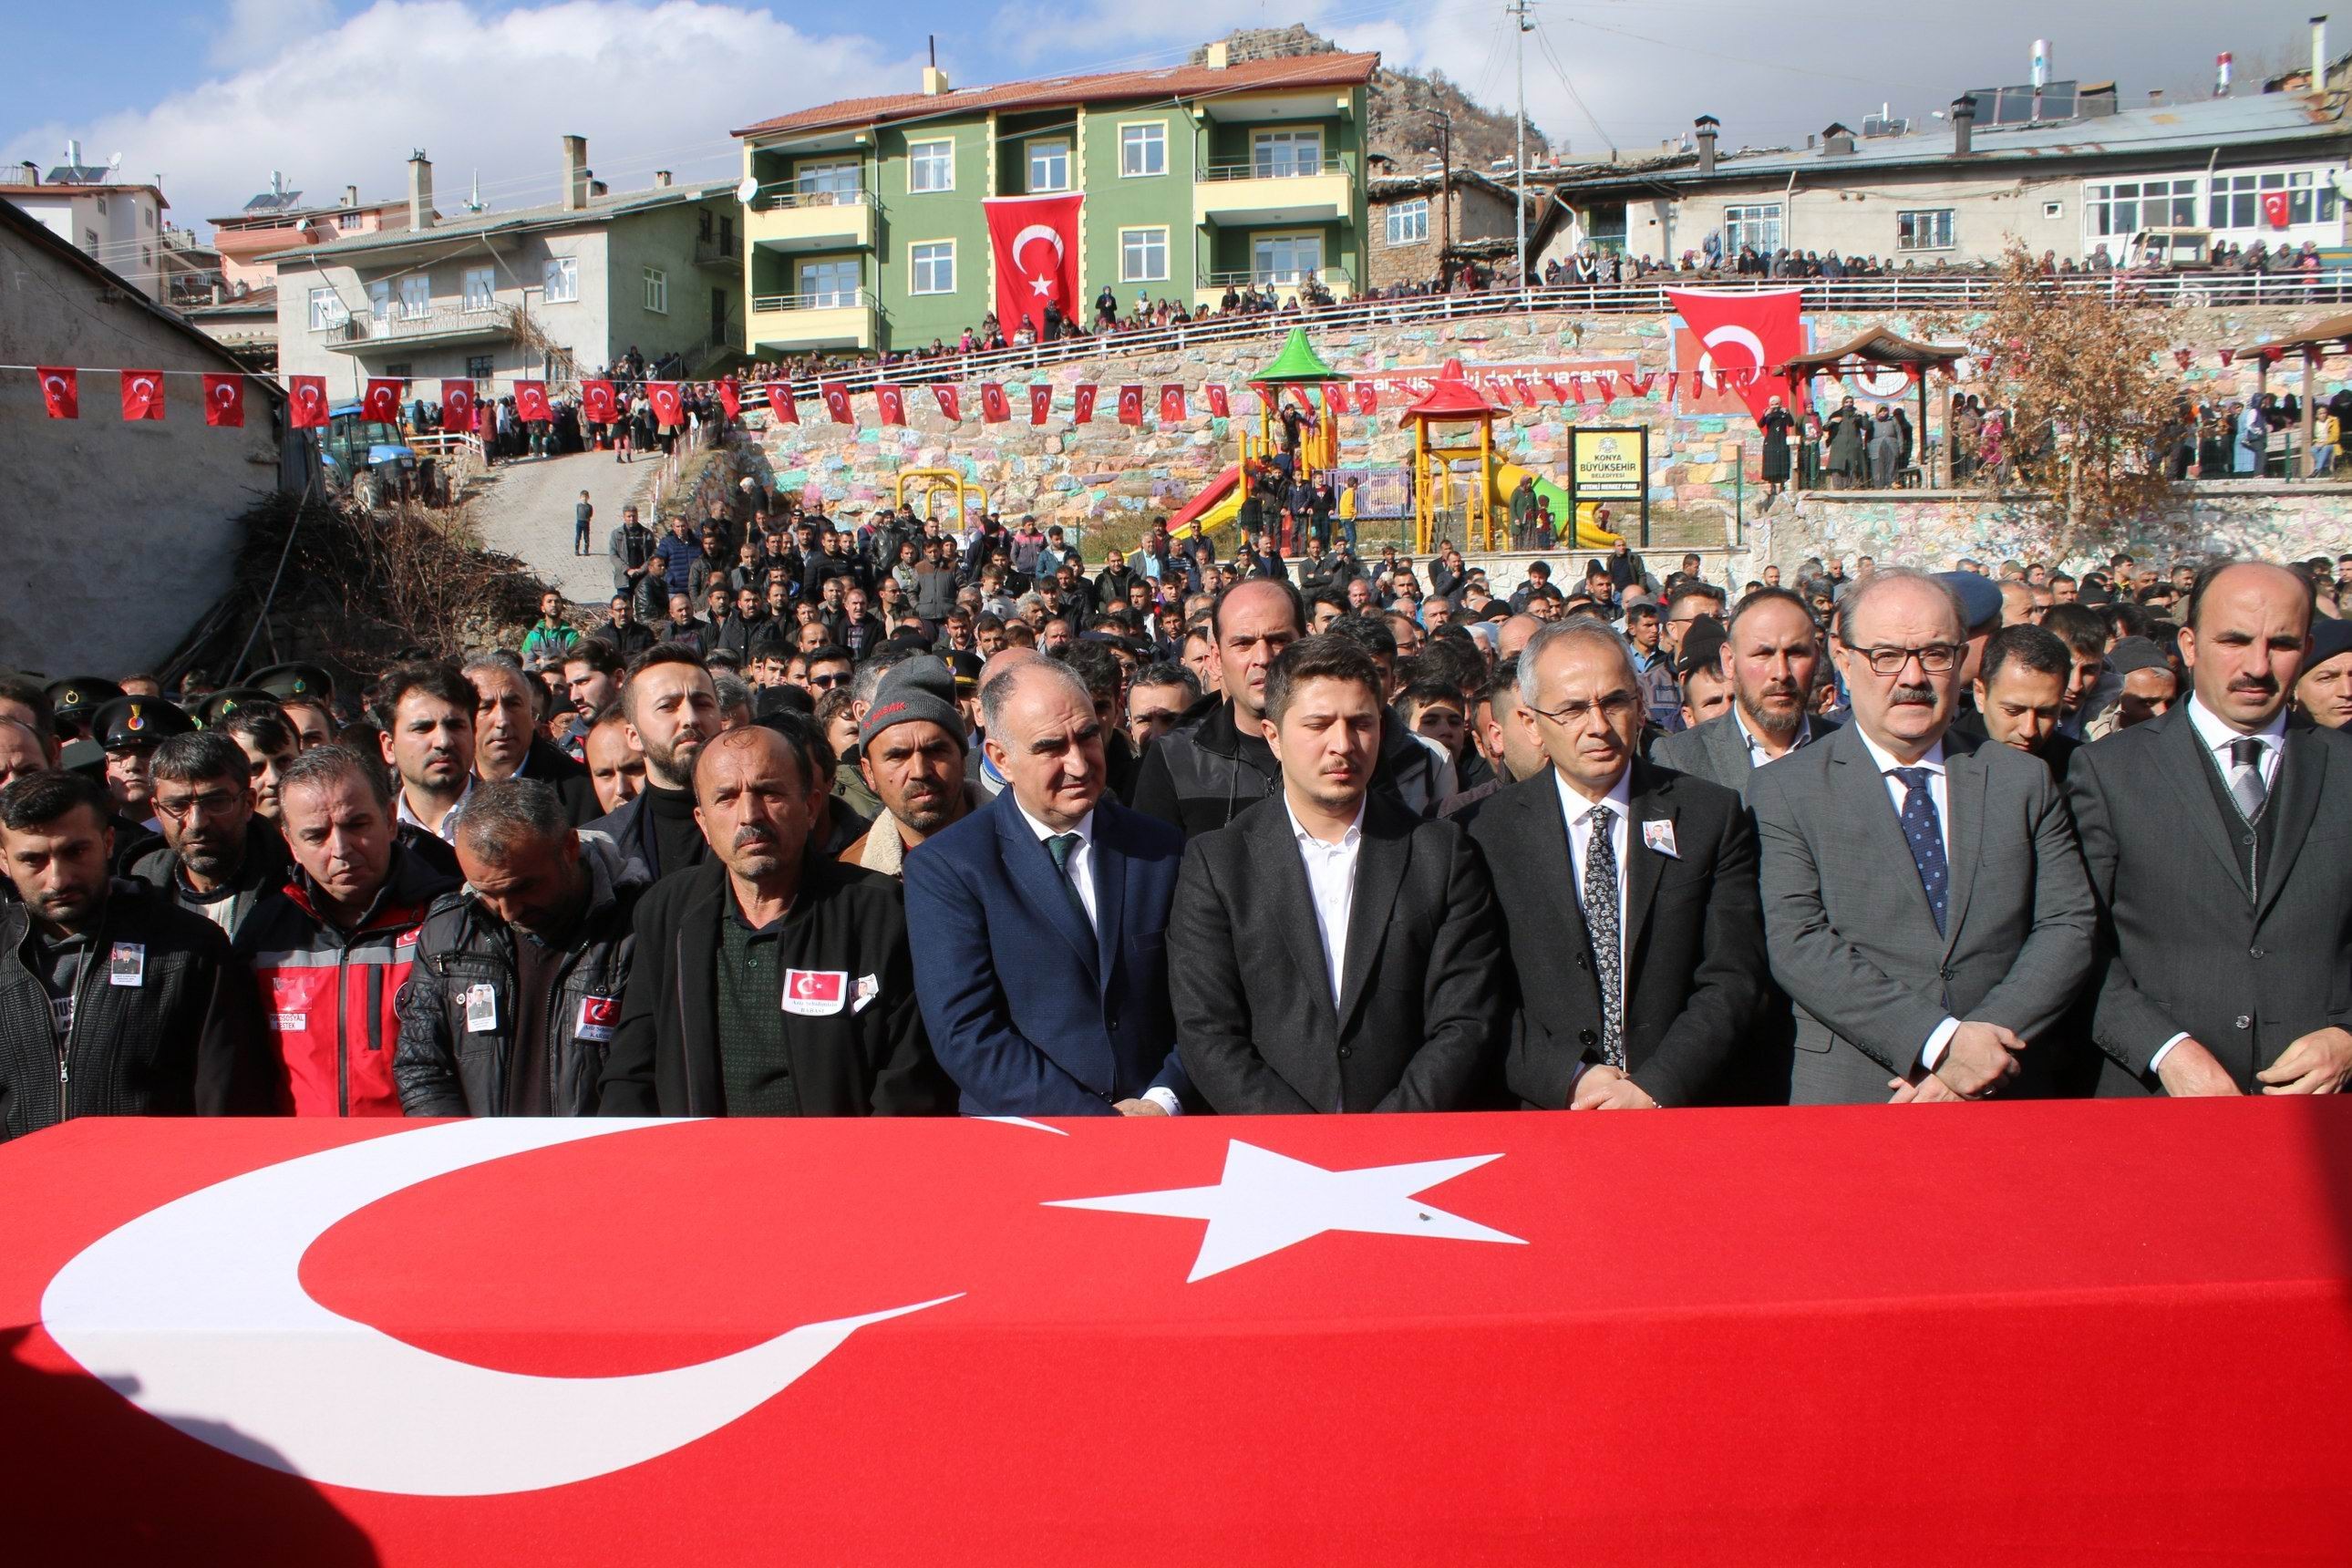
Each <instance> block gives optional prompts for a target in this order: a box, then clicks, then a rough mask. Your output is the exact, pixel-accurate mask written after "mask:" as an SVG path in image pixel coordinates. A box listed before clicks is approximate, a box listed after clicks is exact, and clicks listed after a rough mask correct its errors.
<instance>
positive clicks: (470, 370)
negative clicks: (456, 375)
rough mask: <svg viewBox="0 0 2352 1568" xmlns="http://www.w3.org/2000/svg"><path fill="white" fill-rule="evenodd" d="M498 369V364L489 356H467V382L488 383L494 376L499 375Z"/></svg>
mask: <svg viewBox="0 0 2352 1568" xmlns="http://www.w3.org/2000/svg"><path fill="white" fill-rule="evenodd" d="M497 368H498V367H497V365H496V363H494V362H493V360H492V358H491V356H490V355H488V354H467V356H466V379H467V381H488V380H489V379H490V377H491V376H492V375H494V374H497Z"/></svg>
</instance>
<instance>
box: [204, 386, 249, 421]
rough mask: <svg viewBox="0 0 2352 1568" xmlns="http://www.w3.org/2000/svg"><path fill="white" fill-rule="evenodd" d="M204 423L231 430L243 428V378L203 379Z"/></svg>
mask: <svg viewBox="0 0 2352 1568" xmlns="http://www.w3.org/2000/svg"><path fill="white" fill-rule="evenodd" d="M205 424H207V425H218V426H223V427H225V428H226V429H231V430H242V429H244V428H245V377H243V376H241V375H207V376H206V377H205Z"/></svg>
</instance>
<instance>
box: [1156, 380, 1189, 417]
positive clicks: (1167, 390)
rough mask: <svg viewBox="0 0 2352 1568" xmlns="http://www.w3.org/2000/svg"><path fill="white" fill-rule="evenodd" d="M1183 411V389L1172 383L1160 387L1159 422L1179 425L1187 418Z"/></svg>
mask: <svg viewBox="0 0 2352 1568" xmlns="http://www.w3.org/2000/svg"><path fill="white" fill-rule="evenodd" d="M1188 417H1189V416H1187V415H1186V414H1185V412H1184V389H1183V388H1182V387H1181V386H1179V385H1176V384H1172V383H1171V384H1169V385H1166V386H1163V387H1161V388H1160V423H1161V424H1162V425H1181V424H1182V423H1183V422H1184V421H1185V419H1186V418H1188Z"/></svg>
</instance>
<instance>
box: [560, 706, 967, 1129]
mask: <svg viewBox="0 0 2352 1568" xmlns="http://www.w3.org/2000/svg"><path fill="white" fill-rule="evenodd" d="M705 751H706V752H707V754H706V755H704V756H702V757H700V758H698V760H697V763H696V764H695V768H694V783H695V801H696V808H695V816H696V818H697V820H698V822H699V823H700V824H701V826H702V831H703V834H704V836H705V837H707V838H708V839H709V844H710V848H711V858H710V859H709V860H707V861H705V862H703V863H702V864H701V865H699V866H697V867H695V868H693V869H691V870H688V871H685V872H682V873H678V874H677V875H673V876H671V877H668V878H667V879H665V880H664V881H663V882H662V883H661V884H660V885H659V886H657V887H656V888H655V889H653V890H652V891H651V892H649V893H647V894H646V897H645V899H644V900H642V901H641V902H640V903H639V904H638V906H637V918H636V957H635V965H634V967H633V968H632V970H631V973H630V975H629V984H628V988H627V990H626V991H625V993H624V994H623V996H622V999H621V1018H620V1025H619V1026H618V1028H617V1029H616V1030H615V1032H614V1037H613V1047H612V1050H611V1053H610V1054H609V1055H608V1056H607V1058H605V1063H604V1079H603V1081H602V1084H601V1086H600V1088H601V1093H600V1096H599V1105H598V1110H600V1111H601V1113H602V1114H604V1115H606V1116H919V1115H928V1114H932V1113H936V1112H942V1111H945V1110H949V1109H950V1107H951V1106H952V1105H953V1103H954V1101H953V1098H952V1097H953V1090H952V1089H951V1088H950V1085H949V1083H948V1080H947V1078H946V1075H945V1074H943V1073H942V1072H941V1071H940V1066H939V1063H938V1062H937V1060H935V1059H934V1058H933V1057H932V1055H931V1050H930V1045H929V1040H928V1039H927V1038H926V1037H925V1036H924V1033H923V1020H922V1015H921V1013H920V1012H919V1010H918V1009H917V1006H916V1003H915V976H914V965H913V961H912V959H911V958H910V957H909V956H908V949H907V918H906V913H905V911H904V910H903V909H902V908H901V906H900V903H899V899H898V889H897V887H896V886H895V885H894V884H893V883H892V882H891V881H890V879H887V878H886V877H879V876H877V875H875V874H874V873H872V872H870V871H861V870H857V869H855V868H850V867H845V866H842V865H840V864H838V863H836V862H835V861H832V860H827V859H822V858H815V857H812V856H810V855H808V854H807V852H806V848H805V846H806V844H807V841H808V837H809V826H810V824H811V823H812V822H813V821H814V819H815V816H816V814H817V812H818V811H819V810H820V809H821V808H822V807H823V805H824V802H825V798H826V789H827V785H828V784H830V783H831V781H830V780H829V779H826V778H824V777H821V776H812V775H811V773H810V772H809V770H808V767H807V763H806V761H805V759H804V758H803V755H802V754H801V752H799V751H798V750H797V749H796V748H795V747H793V745H792V743H791V742H788V741H786V740H785V739H784V738H783V736H782V735H780V734H778V733H777V732H776V731H773V730H770V729H766V728H764V727H762V726H760V725H756V724H754V725H751V726H748V727H746V728H744V729H740V730H730V731H727V732H726V733H724V734H722V735H720V736H719V738H718V739H716V740H714V741H712V742H710V743H709V746H708V747H707V748H705Z"/></svg>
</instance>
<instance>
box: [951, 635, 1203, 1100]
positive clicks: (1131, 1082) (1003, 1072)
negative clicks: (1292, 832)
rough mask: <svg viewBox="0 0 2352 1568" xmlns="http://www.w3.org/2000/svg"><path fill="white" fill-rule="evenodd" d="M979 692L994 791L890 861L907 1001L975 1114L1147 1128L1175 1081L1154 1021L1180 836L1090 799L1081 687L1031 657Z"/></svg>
mask: <svg viewBox="0 0 2352 1568" xmlns="http://www.w3.org/2000/svg"><path fill="white" fill-rule="evenodd" d="M998 658H999V659H1002V660H1004V661H1005V662H1003V664H1000V665H998V666H997V667H996V668H994V669H992V671H991V672H990V674H989V678H988V679H987V680H986V681H985V682H983V684H982V687H981V691H980V700H981V715H982V724H983V728H984V730H985V732H986V736H987V739H986V740H985V741H984V742H982V743H983V744H984V745H985V746H986V747H987V751H988V760H989V762H990V763H991V764H992V766H993V767H994V768H995V769H996V770H997V772H998V773H1001V774H1002V775H1003V778H1004V780H1005V784H1006V787H1005V788H1004V790H1003V792H1002V793H1001V794H999V795H997V796H996V798H995V799H994V800H993V801H992V802H991V803H990V804H989V805H987V806H985V807H984V808H982V810H979V811H976V812H973V813H972V814H971V816H967V817H965V818H964V819H963V820H962V821H961V822H959V823H957V824H956V825H955V826H952V827H950V828H948V829H947V830H946V831H945V832H943V833H940V834H937V835H935V836H933V837H930V838H928V839H925V840H924V841H923V842H922V843H921V844H919V845H918V846H917V847H915V848H914V849H913V850H912V851H911V852H909V853H908V856H907V860H906V883H907V925H908V932H909V935H910V937H911V939H912V941H913V944H914V953H915V992H916V995H917V997H918V998H919V1001H920V1002H921V1004H922V1009H923V1021H924V1022H925V1023H926V1024H927V1025H928V1026H929V1029H930V1037H931V1045H932V1048H933V1049H934V1050H935V1051H936V1052H937V1054H938V1056H939V1059H940V1065H941V1066H942V1067H944V1068H947V1070H948V1074H949V1076H950V1077H951V1078H953V1079H955V1081H956V1083H957V1085H958V1086H959V1087H960V1088H961V1089H962V1091H963V1100H962V1105H963V1109H964V1110H965V1111H966V1112H968V1113H970V1114H972V1115H983V1116H1108V1115H1111V1114H1114V1113H1116V1114H1118V1115H1123V1116H1156V1115H1174V1114H1177V1113H1178V1112H1179V1111H1181V1110H1182V1109H1183V1100H1184V1097H1185V1096H1186V1095H1187V1094H1188V1093H1190V1091H1191V1089H1192V1085H1191V1082H1190V1080H1189V1079H1187V1078H1186V1077H1185V1075H1184V1068H1183V1064H1182V1063H1181V1062H1180V1061H1179V1060H1178V1059H1177V1057H1176V1049H1175V1046H1176V1024H1175V1019H1174V1017H1173V1016H1172V1015H1171V1013H1170V1011H1169V1003H1168V955H1167V951H1166V942H1167V930H1168V909H1169V905H1170V902H1171V900H1173V899H1174V897H1175V894H1176V873H1177V869H1178V867H1179V865H1180V864H1181V860H1182V857H1183V852H1184V836H1183V835H1182V834H1181V832H1179V831H1178V830H1177V829H1175V828H1174V827H1171V826H1168V825H1166V824H1164V823H1160V822H1157V821H1154V820H1152V819H1151V818H1150V817H1146V816H1141V815H1140V814H1139V813H1136V812H1133V811H1129V810H1128V809H1127V808H1126V807H1125V806H1122V805H1119V804H1118V802H1117V801H1114V800H1109V799H1106V798H1104V780H1105V763H1104V760H1103V724H1102V721H1101V720H1100V719H1099V718H1098V717H1097V714H1096V712H1095V705H1094V698H1093V696H1092V694H1091V693H1089V692H1088V691H1087V686H1086V682H1085V681H1083V680H1081V679H1078V677H1077V675H1076V672H1075V671H1073V670H1072V669H1071V668H1069V667H1068V666H1067V665H1064V664H1058V663H1055V662H1054V661H1052V660H1049V659H1046V658H1043V657H1042V656H1039V655H1035V654H1026V655H1024V656H1021V657H1018V658H1014V657H1013V656H1010V655H999V656H998Z"/></svg>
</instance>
